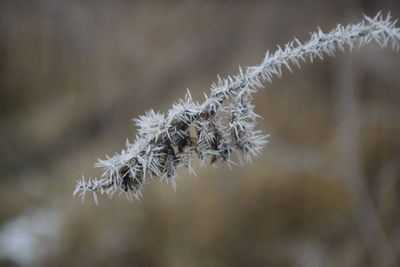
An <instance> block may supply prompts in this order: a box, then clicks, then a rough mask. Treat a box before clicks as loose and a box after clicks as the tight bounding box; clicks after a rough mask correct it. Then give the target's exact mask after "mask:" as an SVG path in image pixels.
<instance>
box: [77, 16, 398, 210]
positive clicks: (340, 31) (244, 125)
mask: <svg viewBox="0 0 400 267" xmlns="http://www.w3.org/2000/svg"><path fill="white" fill-rule="evenodd" d="M395 24H396V21H393V20H391V17H390V15H388V16H387V17H386V18H383V16H382V15H381V14H378V15H376V16H375V17H374V18H370V17H367V16H364V19H363V20H362V21H361V22H360V23H358V24H355V25H348V26H342V25H338V26H336V27H335V28H334V29H333V30H332V31H330V32H328V33H323V32H322V31H321V30H320V29H318V31H317V32H315V33H311V38H310V39H309V41H307V42H305V43H301V42H300V41H299V40H298V39H296V38H295V39H294V40H293V41H291V42H289V43H287V44H286V45H285V46H284V48H281V47H279V46H278V49H277V51H276V52H275V53H273V54H270V53H269V52H267V53H266V56H265V58H264V60H263V61H262V63H261V64H260V65H258V66H253V67H248V68H246V70H245V71H243V70H242V69H241V68H239V74H238V75H236V76H233V77H228V78H226V79H221V78H218V82H217V83H214V84H212V86H211V93H210V95H205V101H204V102H203V103H202V104H199V103H197V102H194V101H193V100H192V97H191V95H190V93H189V91H188V92H187V94H186V96H185V98H184V99H181V100H179V101H178V102H176V103H175V104H174V105H173V106H172V108H171V109H170V110H169V111H168V113H167V114H162V113H159V112H155V111H153V110H150V111H148V112H146V114H145V115H143V116H140V117H139V118H138V119H135V120H134V121H135V123H136V125H137V127H138V131H137V136H136V138H135V140H134V142H133V143H130V142H129V141H127V143H126V148H125V149H123V150H122V151H121V153H119V154H115V155H114V156H112V157H109V156H106V159H104V160H98V162H97V163H96V165H95V166H96V167H100V168H103V174H102V177H101V179H97V178H95V179H89V180H88V181H85V180H84V178H82V180H78V181H77V185H76V189H75V191H74V195H76V194H79V195H80V196H81V197H82V199H83V197H84V196H85V193H86V192H87V191H91V192H93V195H94V196H95V200H96V203H97V197H96V192H99V193H101V194H103V193H106V194H107V195H108V196H109V197H111V196H113V195H114V193H116V192H117V191H119V192H121V193H126V194H127V196H128V198H129V199H132V195H133V196H135V197H136V198H139V197H140V196H141V189H142V188H143V186H144V185H145V184H146V183H147V181H148V178H149V177H153V176H156V177H160V179H161V180H166V181H167V182H170V183H171V184H172V186H173V187H174V189H175V186H176V181H175V180H176V178H177V170H178V169H179V168H180V167H182V166H183V167H187V168H188V169H189V170H190V171H191V172H194V171H193V169H192V167H191V166H192V165H191V164H192V160H193V159H194V158H195V156H196V157H197V158H199V159H200V161H201V163H204V162H205V161H206V160H207V159H210V161H211V163H216V162H225V163H227V164H230V163H232V162H233V160H232V156H233V155H234V154H237V155H238V156H239V159H240V158H241V156H244V158H245V159H246V160H247V161H250V160H251V158H252V157H253V156H256V155H257V154H259V153H260V151H261V149H262V148H263V146H264V145H265V144H266V143H267V140H266V138H267V136H266V135H263V134H262V133H261V132H260V131H258V130H256V129H255V127H256V119H257V118H258V115H257V114H255V113H254V105H253V104H252V94H253V93H255V92H256V91H257V88H260V87H262V83H263V82H265V81H268V82H272V78H274V77H279V78H280V77H282V68H284V67H285V68H287V69H288V70H289V71H292V69H291V66H293V65H294V66H297V67H299V68H300V65H301V63H303V62H304V63H306V62H307V61H310V62H313V61H314V59H316V58H320V59H322V58H323V56H324V55H329V56H334V55H335V53H336V50H337V49H339V50H342V51H344V50H345V47H346V46H347V47H349V49H350V50H352V49H353V48H354V47H357V48H360V47H362V46H365V45H367V44H368V43H370V42H371V41H375V42H377V43H378V44H379V45H380V46H381V47H386V46H388V45H389V44H391V46H392V48H393V49H395V50H396V51H399V48H400V29H399V28H397V27H396V26H395ZM226 100H228V101H226ZM227 102H228V103H227Z"/></svg>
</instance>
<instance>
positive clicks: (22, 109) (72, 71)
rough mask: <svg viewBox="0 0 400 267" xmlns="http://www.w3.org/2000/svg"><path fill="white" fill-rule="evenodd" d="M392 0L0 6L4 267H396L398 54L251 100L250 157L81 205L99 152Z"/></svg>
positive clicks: (393, 6)
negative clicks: (154, 118)
mask: <svg viewBox="0 0 400 267" xmlns="http://www.w3.org/2000/svg"><path fill="white" fill-rule="evenodd" d="M379 10H382V11H383V13H384V14H386V13H387V12H388V11H391V14H392V15H393V17H395V18H400V4H399V2H398V1H396V0H392V1H390V0H339V1H243V2H241V1H231V2H228V1H200V0H198V1H194V0H193V1H182V2H180V1H170V2H167V1H166V2H163V1H159V2H152V1H143V2H141V1H138V2H134V1H55V0H40V1H19V0H16V1H0V178H1V180H0V182H1V186H0V266H59V267H62V266H308V267H312V266H331V267H334V266H398V265H397V264H399V255H400V209H399V203H400V135H399V132H400V90H399V89H400V88H399V86H400V76H399V69H400V55H399V54H398V53H395V52H393V51H392V50H391V49H379V48H378V47H377V45H375V44H372V45H369V46H367V47H365V48H363V49H361V50H359V51H353V53H351V54H350V53H346V54H343V53H341V52H340V53H338V55H337V57H335V58H326V59H325V60H324V61H319V60H317V62H315V63H314V64H306V65H304V66H303V67H302V69H301V70H298V69H295V71H294V73H293V74H290V73H289V72H287V71H285V73H284V77H283V79H281V80H279V79H275V80H274V82H273V83H272V84H266V89H263V90H260V91H259V92H258V93H257V95H256V97H255V102H256V112H257V113H258V114H260V115H261V116H262V117H263V119H261V120H260V124H259V128H260V129H262V130H263V131H264V132H265V133H270V134H271V137H270V138H269V140H270V143H269V144H268V146H267V147H266V148H265V149H264V151H263V153H262V155H261V156H259V157H257V158H255V159H254V161H253V163H252V164H246V165H244V166H234V167H233V170H230V169H229V168H227V167H226V166H219V167H218V168H212V167H206V168H200V167H199V166H196V167H195V170H196V172H197V177H194V176H191V175H189V174H188V173H187V172H186V171H185V170H182V171H181V178H180V179H178V181H177V192H176V193H175V192H174V190H173V189H172V188H171V187H170V186H169V185H167V184H165V183H161V182H158V179H153V180H152V182H151V183H150V184H149V185H147V186H146V187H145V188H144V190H143V195H144V197H143V199H142V200H141V201H136V200H135V201H133V202H132V203H131V202H129V201H127V200H126V198H125V197H124V196H121V197H118V196H117V197H114V198H113V199H111V200H109V199H107V198H106V197H104V196H103V197H100V199H99V202H100V203H99V206H95V204H94V202H93V200H92V199H91V198H90V197H89V198H87V199H86V201H85V202H84V203H81V201H80V199H79V198H74V197H72V192H73V190H74V186H75V180H76V179H79V178H80V177H81V174H84V175H85V176H86V177H89V176H99V174H100V173H101V170H99V169H96V168H94V167H93V163H94V162H96V160H97V159H98V158H104V155H105V154H113V153H114V152H119V151H120V149H121V148H123V147H124V143H125V139H126V138H129V139H130V140H132V139H133V137H134V135H135V131H136V130H135V127H134V125H133V123H132V121H131V118H135V117H138V116H139V115H141V114H143V113H144V111H145V110H147V109H150V108H154V109H156V110H160V111H162V112H166V111H167V110H168V109H169V107H170V106H171V104H172V103H173V102H174V101H175V100H177V99H178V98H179V97H183V96H184V94H185V92H186V88H189V89H190V90H191V92H192V95H193V96H194V98H195V99H196V100H198V101H203V96H202V94H203V92H204V91H206V92H208V88H209V85H210V83H211V82H212V81H215V80H216V75H217V74H220V75H221V76H222V77H225V76H227V75H233V74H236V73H237V72H238V66H239V65H241V66H251V65H256V64H258V63H259V62H261V60H262V58H263V56H264V54H265V52H266V50H267V49H269V50H270V51H274V50H275V48H276V45H278V44H280V45H282V44H284V43H286V42H287V41H290V40H292V38H293V37H294V36H296V37H298V38H299V39H300V40H302V41H305V40H307V39H308V37H309V32H310V31H313V30H316V28H317V26H320V27H321V28H322V29H323V30H324V31H328V30H330V29H331V28H333V27H334V26H335V25H336V24H337V23H345V24H347V23H354V22H358V21H359V20H361V18H362V14H363V13H365V14H367V15H370V16H373V15H375V14H376V13H377V12H378V11H379Z"/></svg>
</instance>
